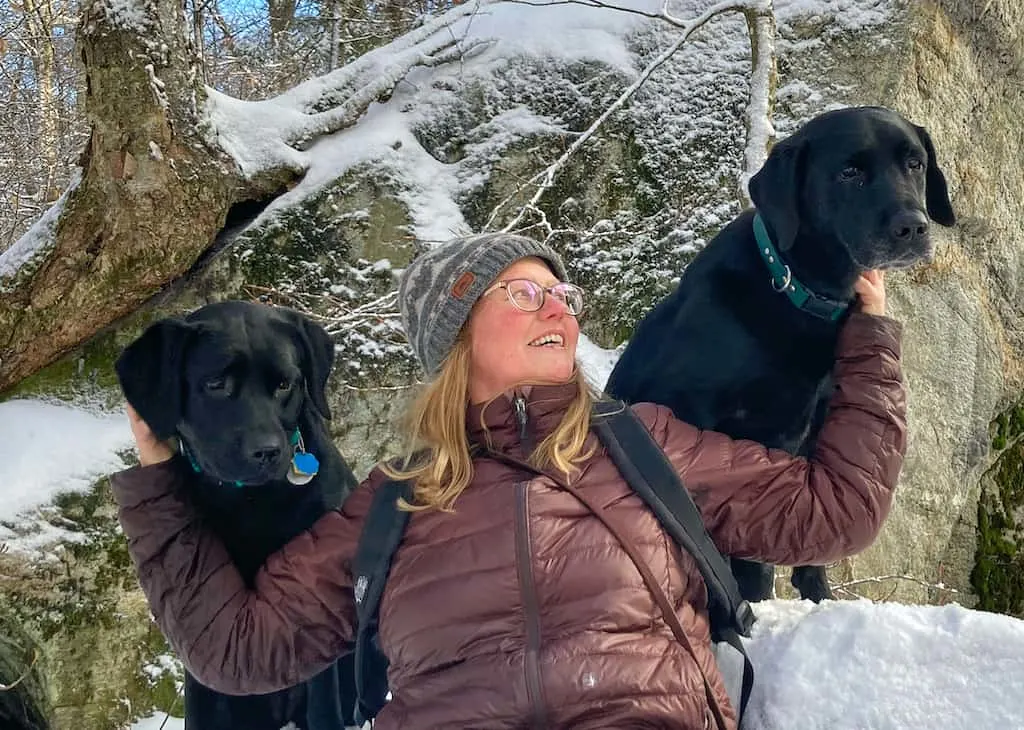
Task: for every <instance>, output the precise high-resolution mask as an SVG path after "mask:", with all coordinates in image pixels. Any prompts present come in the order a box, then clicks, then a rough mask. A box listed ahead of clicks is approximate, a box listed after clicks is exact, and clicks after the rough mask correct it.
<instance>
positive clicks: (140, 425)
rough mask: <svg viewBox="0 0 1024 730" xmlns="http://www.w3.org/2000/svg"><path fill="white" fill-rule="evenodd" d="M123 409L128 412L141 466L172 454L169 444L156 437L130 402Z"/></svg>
mask: <svg viewBox="0 0 1024 730" xmlns="http://www.w3.org/2000/svg"><path fill="white" fill-rule="evenodd" d="M125 410H126V411H127V412H128V424H129V425H130V426H131V429H132V436H134V437H135V445H136V446H137V447H138V450H139V463H140V464H142V466H151V465H152V464H159V463H161V462H163V461H167V460H168V459H170V458H171V457H172V456H174V449H173V448H171V446H170V444H168V443H167V442H166V441H160V440H159V439H158V438H157V437H156V434H154V433H153V431H152V429H150V427H149V424H147V423H146V422H145V421H143V420H142V416H140V415H139V412H138V411H136V410H135V409H134V408H132V406H131V404H125Z"/></svg>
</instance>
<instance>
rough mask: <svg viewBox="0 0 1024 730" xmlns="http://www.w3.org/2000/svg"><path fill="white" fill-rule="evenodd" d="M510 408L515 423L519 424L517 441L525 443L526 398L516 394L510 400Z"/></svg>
mask: <svg viewBox="0 0 1024 730" xmlns="http://www.w3.org/2000/svg"><path fill="white" fill-rule="evenodd" d="M512 407H513V408H514V409H515V412H516V422H517V423H518V424H519V440H520V441H524V442H525V441H526V398H524V397H523V396H522V395H521V394H519V393H517V394H516V397H515V398H513V399H512Z"/></svg>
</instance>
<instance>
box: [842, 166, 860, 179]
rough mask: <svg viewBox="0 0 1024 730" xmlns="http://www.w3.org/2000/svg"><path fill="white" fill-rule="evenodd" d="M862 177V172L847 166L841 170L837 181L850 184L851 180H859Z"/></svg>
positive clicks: (854, 167)
mask: <svg viewBox="0 0 1024 730" xmlns="http://www.w3.org/2000/svg"><path fill="white" fill-rule="evenodd" d="M863 176H864V171H863V170H861V169H860V168H859V167H857V166H856V165H847V166H846V167H844V168H843V171H842V172H840V173H839V179H840V180H843V181H844V182H850V181H853V180H859V179H861V178H862V177H863Z"/></svg>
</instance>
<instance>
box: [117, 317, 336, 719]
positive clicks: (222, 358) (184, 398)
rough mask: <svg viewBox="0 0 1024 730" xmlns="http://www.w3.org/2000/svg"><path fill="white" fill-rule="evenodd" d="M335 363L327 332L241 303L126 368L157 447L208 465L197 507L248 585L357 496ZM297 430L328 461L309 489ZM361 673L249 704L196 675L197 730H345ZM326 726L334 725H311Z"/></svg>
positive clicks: (324, 678) (153, 342)
mask: <svg viewBox="0 0 1024 730" xmlns="http://www.w3.org/2000/svg"><path fill="white" fill-rule="evenodd" d="M333 359H334V345H333V343H332V342H331V340H330V337H329V336H328V334H327V332H326V331H324V329H323V328H322V327H320V326H319V325H317V324H315V323H314V322H312V321H311V320H310V319H308V318H307V317H305V316H303V315H301V314H299V313H298V312H295V311H292V310H289V309H284V308H276V307H269V306H265V305H261V304H252V303H249V302H239V301H231V302H221V303H217V304H211V305H207V306H205V307H202V308H200V309H198V310H197V311H195V312H193V313H192V314H190V315H188V316H187V317H185V318H183V319H175V318H169V319H164V320H161V321H159V322H156V323H155V324H153V325H152V326H150V327H149V328H148V329H147V330H146V331H145V332H144V333H143V334H142V336H141V337H139V338H138V339H137V340H136V341H135V342H133V343H132V344H130V345H129V346H128V347H127V348H125V350H124V352H123V353H122V354H121V356H120V357H119V358H118V360H117V363H116V370H117V375H118V378H119V380H120V382H121V387H122V390H123V391H124V393H125V398H126V399H127V400H128V402H129V403H130V404H131V405H132V406H133V407H134V408H135V409H136V410H137V411H138V412H139V415H140V416H141V417H142V419H143V420H144V421H146V423H148V424H149V426H150V428H152V429H153V431H154V433H155V434H156V435H157V436H158V437H160V438H162V439H166V438H171V437H174V436H177V437H178V438H179V439H180V441H181V443H182V446H183V448H184V449H187V450H188V452H190V453H191V455H192V457H193V458H194V460H195V462H196V463H197V464H198V465H199V467H200V469H201V473H200V474H197V476H196V479H195V483H194V485H193V489H192V492H191V495H190V496H191V498H192V500H193V502H194V503H195V505H196V506H197V509H198V511H199V512H200V514H201V515H202V516H203V518H204V520H205V521H206V522H207V524H208V525H209V526H210V528H211V529H212V530H213V531H214V532H216V533H217V534H218V535H219V536H220V538H221V539H222V540H223V542H224V545H225V546H226V547H227V550H228V552H229V553H230V554H231V556H232V558H233V560H234V562H235V564H236V565H237V566H238V569H239V571H240V572H241V573H242V576H243V577H244V578H245V580H246V581H247V582H250V583H251V582H252V580H253V578H254V577H255V575H256V572H257V571H258V570H259V567H260V566H261V565H262V564H263V562H264V560H265V559H266V557H267V556H268V555H270V554H271V553H273V552H275V551H277V550H279V549H280V548H281V547H283V546H284V545H285V544H286V543H287V542H288V541H289V540H290V539H291V538H292V537H294V536H295V535H297V534H298V533H300V532H301V531H303V530H305V529H307V528H308V527H310V526H311V525H312V524H313V523H314V522H315V521H316V520H317V519H318V518H319V517H320V516H321V515H323V514H324V513H325V512H326V511H328V510H330V509H333V508H335V507H337V506H339V505H340V504H341V502H342V500H343V499H344V497H345V496H347V494H348V493H349V492H350V491H351V490H352V489H353V488H354V487H355V485H356V479H355V476H354V475H353V473H352V471H351V469H349V467H348V465H347V464H346V463H345V461H344V459H342V457H341V454H340V453H339V452H338V450H337V448H336V447H335V446H334V444H333V443H332V441H331V439H330V435H329V433H328V431H327V428H326V425H325V422H324V419H326V418H330V410H329V408H328V405H327V399H326V394H325V388H326V385H327V377H328V374H329V373H330V369H331V364H332V362H333ZM296 427H297V428H298V429H299V431H300V433H301V434H302V439H303V442H304V445H305V448H306V450H307V451H309V452H311V453H312V454H314V455H315V456H316V457H317V459H318V460H319V461H320V471H319V473H318V474H317V476H316V477H315V478H314V479H313V480H312V481H311V482H310V483H308V484H306V485H303V486H296V485H293V484H291V483H289V482H288V481H287V480H286V478H285V477H286V474H287V472H288V469H289V465H290V461H291V457H292V453H293V447H292V446H291V444H290V437H291V434H292V433H293V432H294V430H295V429H296ZM238 482H241V483H242V486H238V485H237V483H238ZM339 568H340V565H339ZM351 672H352V665H351V658H350V657H346V658H343V659H341V660H339V662H337V663H336V664H335V665H334V666H333V667H331V668H329V669H327V670H325V672H324V673H323V674H321V675H319V676H318V677H316V678H314V679H312V680H310V681H309V682H307V683H305V684H303V685H300V686H297V687H292V688H289V689H286V690H282V691H280V692H275V693H271V694H267V695H258V696H248V697H234V696H228V695H223V694H220V693H218V692H215V691H213V690H211V689H208V688H206V687H204V686H202V685H201V684H199V683H198V682H197V681H196V680H195V679H194V678H193V677H192V676H191V675H186V682H185V722H186V726H187V727H188V728H189V730H278V729H279V728H281V727H283V726H285V725H287V724H288V722H289V721H294V722H295V723H296V725H297V726H298V727H300V728H303V729H304V730H320V728H325V729H326V728H332V730H333V729H334V728H340V727H343V726H344V725H345V724H346V722H348V721H349V720H350V718H351V706H350V705H351V699H352V698H351V696H347V697H346V698H345V700H346V702H347V703H348V704H347V706H346V707H342V705H341V700H340V699H339V697H338V687H339V685H340V686H342V687H345V686H350V685H351ZM346 713H347V714H346ZM324 715H326V716H327V717H329V718H331V720H330V721H329V722H328V723H326V724H325V723H324V722H323V720H320V721H319V724H318V723H317V722H314V721H313V720H312V718H313V716H320V717H322V716H324Z"/></svg>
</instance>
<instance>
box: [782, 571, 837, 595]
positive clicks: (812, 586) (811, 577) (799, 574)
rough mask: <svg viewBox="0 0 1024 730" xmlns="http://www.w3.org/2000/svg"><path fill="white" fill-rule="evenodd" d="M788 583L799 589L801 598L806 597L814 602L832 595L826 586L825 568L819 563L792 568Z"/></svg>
mask: <svg viewBox="0 0 1024 730" xmlns="http://www.w3.org/2000/svg"><path fill="white" fill-rule="evenodd" d="M790 583H792V584H793V587H794V588H796V589H797V590H798V591H800V597H801V598H808V599H810V600H812V601H814V602H815V603H820V602H821V601H824V600H825V599H826V598H832V597H833V596H832V589H831V588H829V586H828V576H827V575H826V574H825V568H823V567H822V566H820V565H801V566H797V567H796V568H793V576H792V577H791V578H790Z"/></svg>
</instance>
